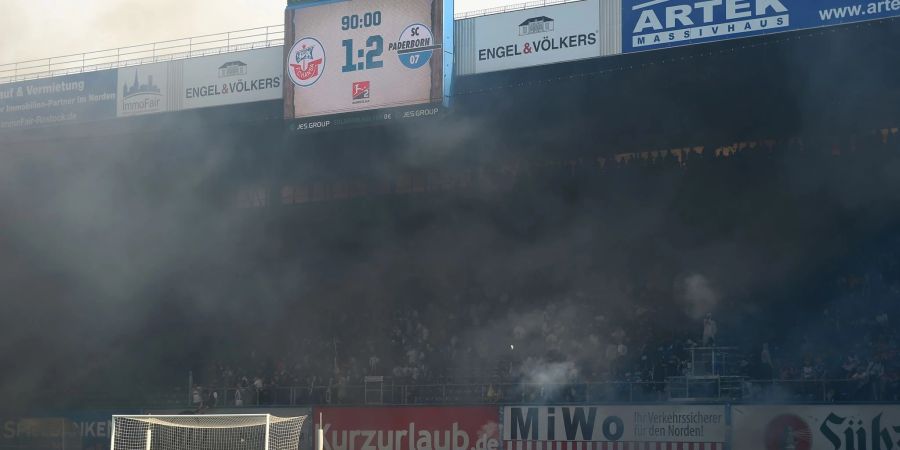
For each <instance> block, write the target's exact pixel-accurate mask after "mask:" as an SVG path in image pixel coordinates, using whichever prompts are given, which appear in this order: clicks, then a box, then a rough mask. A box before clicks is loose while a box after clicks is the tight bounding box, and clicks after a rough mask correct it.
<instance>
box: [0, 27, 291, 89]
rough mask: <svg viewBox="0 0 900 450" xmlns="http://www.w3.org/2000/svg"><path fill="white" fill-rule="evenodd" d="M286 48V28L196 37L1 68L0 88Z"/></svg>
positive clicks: (33, 61)
mask: <svg viewBox="0 0 900 450" xmlns="http://www.w3.org/2000/svg"><path fill="white" fill-rule="evenodd" d="M283 44H284V25H272V26H267V27H259V28H248V29H245V30H237V31H228V32H225V33H217V34H207V35H203V36H193V37H188V38H183V39H172V40H168V41H160V42H152V43H149V44H141V45H132V46H129V47H121V48H114V49H109V50H99V51H93V52H87V53H78V54H74V55H66V56H54V57H52V58H44V59H34V60H30V61H20V62H15V63H8V64H0V84H3V83H12V82H15V81H24V80H32V79H37V78H49V77H56V76H61V75H70V74H76V73H84V72H96V71H99V70H107V69H115V68H118V67H126V66H134V65H140V64H151V63H155V62H162V61H172V60H178V59H187V58H196V57H200V56H208V55H216V54H220V53H231V52H238V51H242V50H250V49H255V48H266V47H273V46H278V45H283Z"/></svg>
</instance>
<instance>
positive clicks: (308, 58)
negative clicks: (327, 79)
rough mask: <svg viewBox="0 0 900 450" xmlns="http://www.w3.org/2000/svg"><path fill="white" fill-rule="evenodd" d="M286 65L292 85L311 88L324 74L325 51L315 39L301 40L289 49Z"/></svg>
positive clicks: (306, 38)
mask: <svg viewBox="0 0 900 450" xmlns="http://www.w3.org/2000/svg"><path fill="white" fill-rule="evenodd" d="M287 64H288V67H289V70H288V74H289V75H290V77H291V81H293V82H294V84H296V85H297V86H301V87H306V86H312V85H313V84H315V82H316V81H319V78H321V77H322V74H323V73H324V72H325V49H324V48H323V47H322V44H321V43H320V42H319V41H318V40H316V39H315V38H311V37H305V38H302V39H300V40H298V41H297V42H296V43H294V46H293V47H291V51H290V52H289V53H288V60H287Z"/></svg>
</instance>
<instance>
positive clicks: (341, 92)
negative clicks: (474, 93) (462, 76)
mask: <svg viewBox="0 0 900 450" xmlns="http://www.w3.org/2000/svg"><path fill="white" fill-rule="evenodd" d="M444 2H445V0H342V1H332V0H320V1H317V2H303V3H298V4H294V5H289V6H288V8H287V9H286V10H285V50H286V53H285V63H284V68H285V72H286V75H285V83H284V85H285V93H284V98H285V117H286V118H287V119H301V118H309V117H315V116H322V115H331V114H338V113H346V112H356V111H366V110H373V109H380V108H393V107H402V106H409V105H418V104H427V103H438V102H441V101H442V100H443V97H444V92H443V83H444V80H443V77H444V63H443V61H444V48H443V45H444V35H445V33H444V26H443V21H444V17H443V16H444V11H443V5H444ZM449 4H451V5H452V2H450V3H449ZM451 28H452V27H451ZM451 34H452V31H451ZM451 51H452V49H451Z"/></svg>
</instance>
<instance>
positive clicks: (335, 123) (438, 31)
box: [283, 0, 454, 132]
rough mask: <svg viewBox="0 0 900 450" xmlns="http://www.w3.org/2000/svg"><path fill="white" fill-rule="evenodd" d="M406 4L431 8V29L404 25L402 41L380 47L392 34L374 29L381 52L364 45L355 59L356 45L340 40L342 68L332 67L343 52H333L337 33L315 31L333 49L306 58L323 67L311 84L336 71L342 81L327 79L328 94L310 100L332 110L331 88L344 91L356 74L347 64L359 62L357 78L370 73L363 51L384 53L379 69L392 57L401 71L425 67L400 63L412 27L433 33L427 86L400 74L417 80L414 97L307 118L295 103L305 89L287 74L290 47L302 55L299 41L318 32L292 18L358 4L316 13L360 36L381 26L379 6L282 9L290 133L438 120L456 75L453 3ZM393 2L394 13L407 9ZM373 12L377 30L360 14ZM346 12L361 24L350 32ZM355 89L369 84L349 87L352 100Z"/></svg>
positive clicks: (309, 3)
mask: <svg viewBox="0 0 900 450" xmlns="http://www.w3.org/2000/svg"><path fill="white" fill-rule="evenodd" d="M404 1H406V2H408V3H407V4H409V5H411V6H410V8H421V7H422V6H425V5H422V3H424V4H426V5H427V6H428V7H430V14H431V17H430V19H431V27H428V26H427V25H424V24H420V23H418V22H415V23H411V24H408V25H406V28H405V30H404V31H403V33H399V34H398V35H400V36H401V37H400V39H397V41H396V42H384V43H383V40H386V39H394V38H395V36H392V34H393V33H394V32H395V31H396V30H393V29H392V28H387V30H386V33H385V32H384V31H382V30H378V31H382V33H383V34H384V37H383V38H382V36H381V35H378V36H377V38H379V42H377V44H379V45H382V43H383V47H374V46H370V45H367V46H366V48H365V49H363V48H360V49H358V53H359V54H358V55H356V53H357V52H356V50H357V49H354V47H353V45H354V43H355V42H356V41H354V40H350V39H345V40H343V41H341V43H342V44H343V45H344V50H346V59H347V61H348V62H347V63H346V64H344V65H343V66H342V64H341V62H337V63H336V62H335V61H339V60H341V58H342V55H343V54H344V52H343V51H339V50H340V49H335V48H334V47H336V45H334V43H333V41H334V40H335V39H336V38H335V36H334V34H338V33H340V32H339V31H337V30H334V31H319V34H322V33H331V34H330V35H329V38H330V40H331V41H332V45H331V48H330V50H329V53H328V54H327V55H326V54H325V53H324V51H323V52H322V53H321V54H320V55H317V56H315V57H313V58H312V59H310V60H315V59H316V58H319V59H322V66H323V68H324V70H323V71H322V72H321V73H318V74H316V75H315V76H316V77H317V78H316V79H315V81H318V80H319V78H321V77H325V76H328V74H329V72H330V74H331V75H332V76H333V77H334V76H335V73H334V72H335V71H338V74H337V76H339V77H341V78H336V79H334V80H329V82H330V83H331V86H330V87H329V88H322V89H328V90H324V91H320V92H319V93H316V94H314V95H311V97H314V98H315V99H316V100H319V99H323V98H324V99H325V100H322V103H321V104H325V105H327V106H331V104H332V103H333V102H334V100H332V99H333V98H334V94H336V92H333V91H334V85H339V86H342V84H346V81H347V78H348V76H347V72H353V71H354V70H356V68H355V67H349V65H351V63H352V65H355V64H356V61H359V63H358V64H359V66H360V67H359V70H360V72H361V73H362V71H363V70H366V69H369V68H371V67H366V65H367V64H369V63H370V61H372V59H370V58H369V55H365V56H364V52H369V51H371V50H372V49H373V48H378V49H379V51H381V50H382V48H383V53H380V52H379V53H378V54H379V55H381V61H380V62H379V64H383V63H384V60H385V59H387V58H395V57H396V58H399V63H400V64H402V66H404V67H405V68H406V69H409V70H416V69H418V68H421V67H423V66H415V64H414V63H415V62H416V60H415V59H412V58H410V57H409V56H406V57H405V59H404V54H409V53H410V52H409V50H406V49H405V48H401V46H400V45H401V44H402V43H403V42H404V40H403V39H404V37H405V36H408V35H409V33H408V32H409V31H410V29H411V28H413V27H414V26H415V25H424V26H425V27H426V28H428V31H430V33H431V43H430V45H429V46H428V47H427V48H426V50H428V51H431V53H430V55H429V60H428V62H427V64H428V70H429V72H430V82H429V81H427V80H426V79H424V78H422V77H427V75H424V74H423V75H417V74H415V73H410V74H407V73H401V74H399V75H398V76H404V75H406V76H409V77H412V78H414V79H417V80H419V81H416V83H417V85H418V86H419V88H417V90H416V91H414V92H415V93H413V92H411V93H410V94H409V95H407V98H404V99H401V100H399V101H396V102H393V101H391V98H390V97H388V98H384V96H382V98H380V99H379V100H378V101H377V102H374V104H373V106H372V107H366V106H362V105H358V104H356V103H355V102H353V104H352V105H348V106H347V107H346V108H333V109H328V110H323V111H321V113H320V112H319V111H316V110H315V109H314V110H313V111H311V112H310V113H309V114H304V113H302V111H299V112H298V108H297V104H296V102H297V100H298V96H299V95H302V94H301V92H302V91H300V89H303V87H302V86H304V85H301V84H298V83H297V81H295V80H292V74H291V72H290V71H291V70H292V67H291V61H292V58H293V56H294V55H293V53H294V50H293V47H295V46H298V45H299V46H298V47H297V48H299V49H302V50H305V47H303V46H302V44H301V41H303V40H304V39H310V42H312V39H318V37H317V36H316V32H304V30H299V29H297V23H298V22H300V20H301V19H295V18H296V17H298V16H297V15H298V14H303V13H304V11H305V10H310V9H311V8H320V7H323V8H327V7H329V6H328V5H334V4H339V3H350V4H353V3H358V4H359V5H361V6H359V7H356V8H355V9H354V7H355V6H356V5H352V6H349V7H347V6H346V5H343V6H344V7H343V8H341V9H338V8H335V9H334V13H332V12H331V11H324V10H316V12H318V13H320V14H324V15H329V14H334V15H335V16H336V17H335V23H342V27H341V28H340V29H341V30H344V31H346V30H348V29H349V28H352V30H351V31H346V32H347V33H348V34H349V33H351V32H356V34H359V33H358V31H359V30H358V29H360V30H361V29H364V28H370V27H371V28H373V29H375V26H379V25H381V14H382V12H381V11H380V10H378V8H375V7H377V6H379V5H378V4H376V5H372V4H371V3H370V2H369V1H364V0H303V1H299V2H297V1H294V2H289V3H288V6H287V8H286V9H285V45H284V61H285V68H284V71H285V82H284V83H283V85H284V100H283V101H284V105H283V106H284V117H285V119H286V120H287V121H288V123H289V127H288V128H289V129H290V130H293V131H301V132H308V131H322V130H327V129H333V128H338V127H339V128H344V127H346V126H364V125H370V124H376V123H386V122H394V121H401V120H409V119H420V118H426V117H434V116H439V115H442V113H443V112H444V111H445V110H446V109H447V108H448V107H449V106H450V98H451V95H452V85H453V76H454V70H453V64H454V55H453V48H454V41H453V30H454V26H453V20H454V18H453V0H404ZM395 2H396V1H395V0H387V2H386V3H395ZM396 3H400V4H399V5H397V6H396V9H395V10H394V11H403V12H405V11H404V10H403V9H402V8H404V7H406V5H404V4H402V2H396ZM428 4H430V5H428ZM373 8H375V10H377V13H378V20H377V22H378V23H377V24H376V25H375V26H373V25H372V23H371V22H372V21H371V20H369V21H364V14H363V11H362V10H363V9H365V10H366V11H367V12H368V11H369V10H372V9H373ZM385 9H386V10H389V7H388V8H385ZM348 10H352V11H354V13H353V14H351V15H353V16H354V17H356V16H358V17H356V18H358V19H359V20H358V21H357V23H356V25H357V27H351V25H352V23H351V22H350V21H348V20H343V19H347V15H348V14H349V13H348V12H347V11H348ZM426 11H427V10H426ZM389 12H390V11H389ZM421 12H422V11H421V10H420V11H419V15H420V16H421V15H422V14H421ZM337 13H340V14H337ZM357 13H358V14H357ZM398 15H399V14H398ZM341 16H343V17H341ZM365 16H366V17H365V18H368V19H371V18H372V16H371V15H369V14H365ZM310 17H314V16H310ZM330 19H331V17H329V20H330ZM400 20H401V21H402V19H400ZM319 23H321V22H315V24H316V25H315V26H316V27H318V26H319V25H318V24H319ZM397 23H398V21H397V20H395V21H394V23H393V28H397ZM357 28H358V29H357ZM385 28H386V27H385ZM414 34H415V33H413V35H414ZM389 35H391V36H389ZM344 36H345V35H344V34H340V38H343V37H344ZM350 36H352V35H350ZM373 37H374V36H370V37H369V38H370V39H371V38H373ZM316 42H318V40H316ZM348 42H349V45H348V44H347V43H348ZM359 44H372V42H371V41H370V42H365V41H363V42H360V43H359ZM319 45H321V43H320V42H319ZM359 46H360V47H361V45H359ZM404 50H406V51H405V52H404ZM413 53H418V52H413ZM353 56H359V59H358V60H352V59H351V58H352V57H353ZM328 59H330V61H327V62H326V60H328ZM376 62H378V61H377V60H376ZM390 64H392V67H393V69H394V70H396V69H397V67H399V66H398V64H397V62H396V61H392V62H391V63H390ZM375 69H379V70H381V66H380V65H379V66H377V67H375ZM298 70H301V71H302V69H298ZM342 72H343V73H342ZM380 76H382V77H384V76H388V77H389V76H390V74H388V75H385V74H384V73H383V72H382V73H381V74H380ZM357 78H361V79H362V78H365V77H357ZM363 83H364V84H363ZM357 84H360V85H361V86H360V87H359V89H360V90H362V89H365V90H368V88H369V86H368V81H362V80H360V82H359V83H357V82H354V83H353V87H352V90H353V93H354V96H355V95H356V92H357V90H358V89H357ZM395 84H396V82H395ZM313 85H314V83H310V84H309V85H308V86H313ZM424 89H428V92H427V93H426V92H424ZM386 91H388V92H390V89H387V90H386ZM419 92H421V94H417V93H419ZM339 95H343V92H341V93H340V94H339ZM365 95H366V96H368V92H365ZM409 97H415V100H411V99H409ZM300 98H302V97H300ZM354 98H355V97H354ZM360 103H362V104H365V103H367V102H360Z"/></svg>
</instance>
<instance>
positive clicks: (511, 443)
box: [501, 405, 727, 450]
mask: <svg viewBox="0 0 900 450" xmlns="http://www.w3.org/2000/svg"><path fill="white" fill-rule="evenodd" d="M501 421H502V427H501V430H502V448H503V450H645V449H646V450H723V449H724V448H725V441H726V429H727V425H726V420H725V406H723V405H718V406H705V405H656V406H615V405H610V406H506V407H504V408H503V413H502V417H501Z"/></svg>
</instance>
